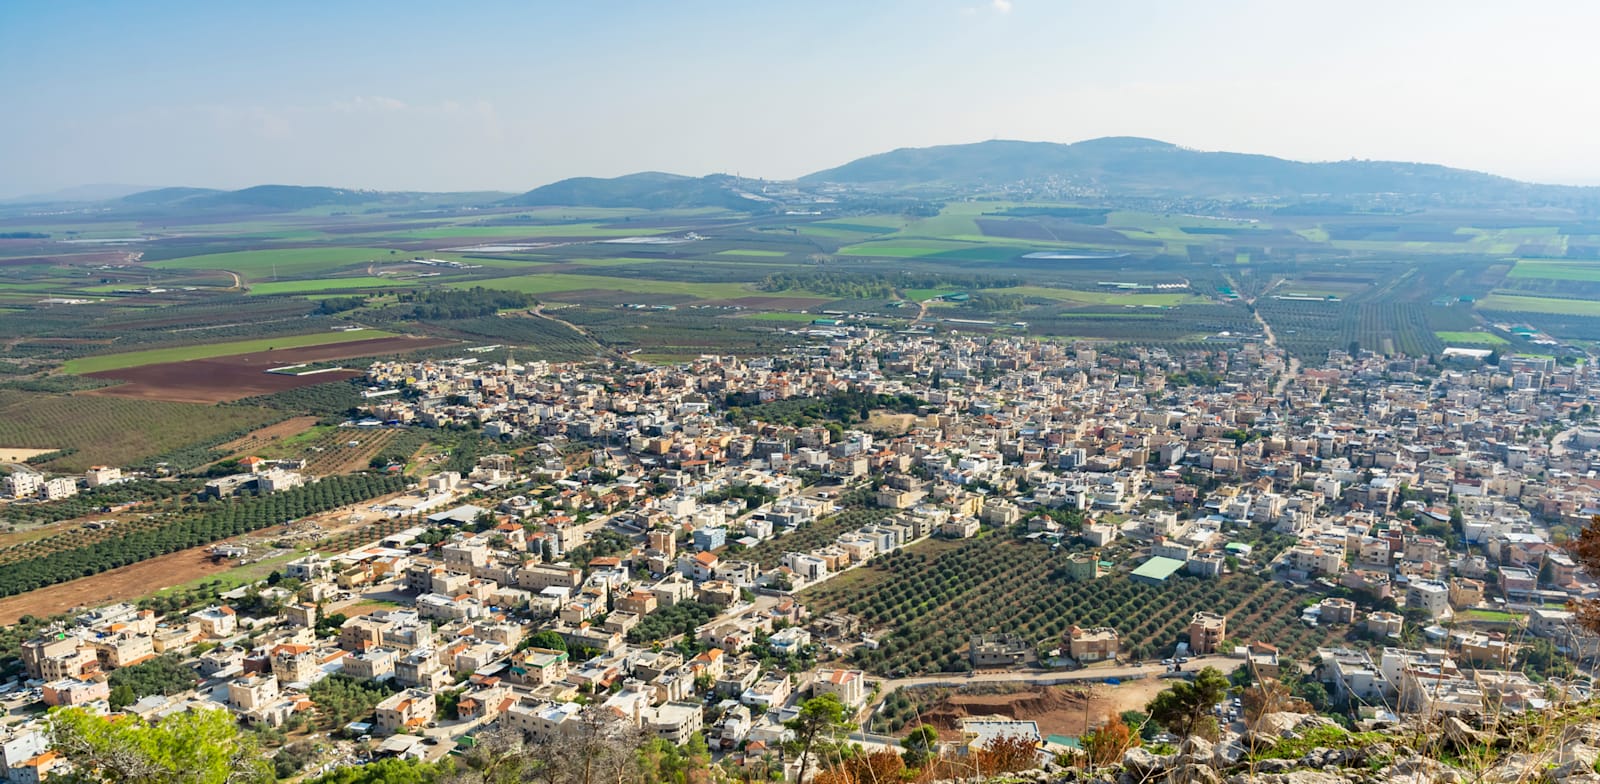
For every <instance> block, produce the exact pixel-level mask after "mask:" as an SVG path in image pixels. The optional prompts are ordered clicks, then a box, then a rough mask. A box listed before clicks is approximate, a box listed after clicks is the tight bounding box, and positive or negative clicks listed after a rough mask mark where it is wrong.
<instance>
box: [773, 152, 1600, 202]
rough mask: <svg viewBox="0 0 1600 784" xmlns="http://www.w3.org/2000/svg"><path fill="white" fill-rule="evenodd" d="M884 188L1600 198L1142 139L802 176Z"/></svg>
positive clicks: (869, 164) (904, 161)
mask: <svg viewBox="0 0 1600 784" xmlns="http://www.w3.org/2000/svg"><path fill="white" fill-rule="evenodd" d="M800 181H801V182H802V183H810V184H817V183H825V182H826V183H841V184H853V185H862V186H876V187H880V188H885V189H893V188H907V187H916V186H930V185H933V186H938V185H943V186H959V187H984V186H1002V185H1011V184H1015V183H1023V182H1031V183H1054V184H1057V185H1062V186H1071V187H1076V188H1081V189H1089V190H1092V191H1097V192H1099V193H1101V194H1104V195H1112V196H1116V195H1128V196H1155V197H1163V196H1170V197H1175V198H1176V197H1197V198H1248V197H1273V198H1278V197H1305V196H1331V197H1340V196H1371V195H1374V194H1396V195H1402V196H1407V197H1413V198H1414V197H1418V196H1422V197H1432V198H1436V199H1437V200H1439V201H1442V202H1460V201H1468V202H1481V203H1495V204H1571V203H1574V202H1600V189H1595V188H1575V187H1567V186H1557V185H1534V184H1529V183H1523V182H1518V181H1516V180H1511V179H1507V178H1505V177H1497V176H1494V175H1491V174H1483V173H1481V172H1475V171H1468V170H1465V169H1452V168H1449V167H1446V166H1438V165H1434V164H1425V163H1401V162H1394V161H1357V160H1349V161H1337V162H1329V163H1306V162H1302V161H1291V160H1285V159H1283V158H1274V157H1272V156H1268V155H1247V154H1243V153H1232V152H1203V151H1200V150H1191V149H1188V148H1185V147H1179V146H1177V145H1175V144H1169V143H1167V142H1162V141H1157V140H1155V139H1142V138H1135V137H1108V138H1102V139H1091V140H1089V141H1083V142H1078V143H1076V144H1056V143H1053V142H1022V141H986V142H978V143H976V144H957V145H947V146H941V147H922V148H904V149H899V150H894V151H891V152H886V153H881V154H878V155H871V156H868V157H865V158H860V159H858V160H855V161H851V162H849V163H846V164H844V165H843V166H839V167H836V168H833V169H826V170H824V171H819V172H815V173H813V174H809V175H806V176H805V177H802V178H800Z"/></svg>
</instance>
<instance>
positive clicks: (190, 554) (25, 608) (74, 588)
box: [0, 545, 236, 624]
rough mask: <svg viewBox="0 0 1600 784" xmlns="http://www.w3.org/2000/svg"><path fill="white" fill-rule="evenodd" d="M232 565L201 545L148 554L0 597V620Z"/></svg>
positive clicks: (144, 589) (127, 593)
mask: <svg viewBox="0 0 1600 784" xmlns="http://www.w3.org/2000/svg"><path fill="white" fill-rule="evenodd" d="M209 546H210V545H207V547H209ZM235 565H236V564H234V563H233V562H231V561H223V562H221V563H212V561H211V558H210V556H208V555H207V554H206V548H205V547H196V548H193V549H190V550H183V551H181V552H176V553H172V554H170V555H163V556H159V557H156V558H151V559H150V560H148V561H140V562H139V563H136V564H132V565H130V566H124V567H122V568H120V569H112V570H111V571H109V572H101V573H100V574H97V575H94V576H92V577H83V578H79V579H77V580H72V581H70V582H65V583H61V584H59V585H52V586H50V587H48V588H40V589H39V590H37V591H30V592H28V593H25V594H21V595H18V596H8V597H6V598H4V599H0V624H12V623H16V622H17V619H18V618H21V617H22V616H24V615H36V616H41V617H43V616H50V615H55V614H56V613H62V612H67V611H69V610H72V609H75V608H78V607H92V606H96V605H101V604H106V603H108V602H115V601H121V600H125V599H128V598H131V597H136V596H144V595H145V594H148V593H151V592H153V591H158V590H160V589H162V588H167V587H170V586H174V585H179V584H181V583H186V582H188V581H190V580H194V579H196V578H200V577H207V576H210V575H213V574H217V573H219V572H225V571H227V570H228V569H230V568H232V567H233V566H235Z"/></svg>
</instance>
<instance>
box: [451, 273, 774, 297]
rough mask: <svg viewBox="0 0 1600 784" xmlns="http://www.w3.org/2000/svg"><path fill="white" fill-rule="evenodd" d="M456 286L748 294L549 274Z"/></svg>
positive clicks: (735, 287)
mask: <svg viewBox="0 0 1600 784" xmlns="http://www.w3.org/2000/svg"><path fill="white" fill-rule="evenodd" d="M451 285H452V286H454V287H457V288H463V287H470V286H483V287H485V288H491V289H501V290H504V291H516V292H521V293H524V294H554V293H560V292H571V291H621V292H628V293H638V294H673V295H678V296H683V297H691V298H695V299H728V298H733V297H739V296H742V295H745V294H749V293H750V289H749V288H747V287H746V286H745V285H744V284H741V283H685V282H678V281H664V280H641V279H636V278H623V277H608V276H601V275H572V274H566V273H550V274H535V275H520V276H516V277H509V278H490V279H486V280H482V281H474V282H472V283H456V284H451Z"/></svg>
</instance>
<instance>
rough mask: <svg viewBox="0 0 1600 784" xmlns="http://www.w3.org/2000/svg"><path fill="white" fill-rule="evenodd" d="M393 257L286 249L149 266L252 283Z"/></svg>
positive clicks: (373, 251)
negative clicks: (220, 273)
mask: <svg viewBox="0 0 1600 784" xmlns="http://www.w3.org/2000/svg"><path fill="white" fill-rule="evenodd" d="M393 258H394V257H393V256H391V255H390V251H389V250H388V249H387V248H285V249H280V250H242V251H237V252H234V253H208V254H206V255H203V256H185V257H182V258H176V259H166V260H164V261H155V262H151V263H150V264H148V265H146V266H149V267H154V268H155V269H163V270H168V269H172V270H204V269H213V270H227V271H229V272H237V273H239V274H240V275H243V276H244V277H245V278H248V279H250V280H265V279H270V278H271V277H272V276H273V275H277V276H278V277H297V276H301V275H315V274H319V273H324V272H330V271H332V270H336V269H339V268H342V267H348V266H350V265H352V264H360V263H363V262H368V261H386V260H391V259H393Z"/></svg>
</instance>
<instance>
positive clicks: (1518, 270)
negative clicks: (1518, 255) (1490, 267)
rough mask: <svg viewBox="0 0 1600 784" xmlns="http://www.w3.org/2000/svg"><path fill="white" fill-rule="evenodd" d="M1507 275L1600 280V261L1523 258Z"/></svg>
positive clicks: (1510, 276)
mask: <svg viewBox="0 0 1600 784" xmlns="http://www.w3.org/2000/svg"><path fill="white" fill-rule="evenodd" d="M1506 277H1509V278H1543V279H1546V280H1582V281H1600V262H1595V261H1544V260H1528V259H1522V260H1520V261H1518V262H1517V264H1516V266H1515V267H1512V268H1511V271H1510V272H1508V273H1506Z"/></svg>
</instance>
